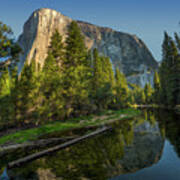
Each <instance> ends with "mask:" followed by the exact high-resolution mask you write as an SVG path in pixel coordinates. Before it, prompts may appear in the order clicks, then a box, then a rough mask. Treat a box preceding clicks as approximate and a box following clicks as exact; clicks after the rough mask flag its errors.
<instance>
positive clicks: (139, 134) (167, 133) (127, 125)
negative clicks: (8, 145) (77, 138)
mask: <svg viewBox="0 0 180 180" xmlns="http://www.w3.org/2000/svg"><path fill="white" fill-rule="evenodd" d="M178 118H179V115H177V114H175V113H174V112H167V111H166V112H162V111H144V113H143V116H142V117H138V118H136V119H131V120H128V121H127V120H126V121H123V122H122V121H121V122H116V123H115V124H114V125H113V126H114V130H113V132H109V133H106V134H103V135H99V136H97V137H95V138H92V139H89V140H86V141H84V142H82V143H80V144H77V145H75V146H73V147H71V148H67V149H65V150H63V151H59V152H58V153H55V154H53V155H51V156H46V157H44V158H41V159H39V160H36V161H34V162H32V163H30V164H27V165H25V166H24V167H22V168H18V169H14V170H13V171H12V172H10V174H11V176H12V177H13V178H14V179H50V180H53V179H63V180H64V179H65V180H89V179H92V180H105V179H113V180H116V179H138V180H139V179H142V178H143V177H144V179H148V178H145V177H146V176H145V175H146V174H147V170H148V171H149V172H151V173H150V174H148V177H149V178H150V179H153V180H154V179H155V178H152V177H153V176H155V174H158V172H161V173H162V172H163V169H165V168H163V167H166V165H167V160H164V158H165V159H166V158H171V157H173V158H174V159H173V161H174V162H176V163H175V164H174V165H175V166H178V165H179V167H180V160H179V159H178V156H179V157H180V121H178V120H179V119H178ZM167 140H168V141H167ZM171 144H172V145H171ZM168 148H170V150H168ZM173 148H174V149H175V152H177V154H178V156H176V153H175V152H174V150H173ZM167 150H168V153H167ZM24 153H25V152H22V151H18V152H14V153H13V154H9V155H8V156H7V157H3V158H2V159H3V161H2V159H1V160H0V165H1V166H2V165H5V163H6V162H7V161H10V160H12V159H13V158H14V159H16V158H17V157H20V156H22V154H23V155H24ZM144 168H145V169H144ZM171 168H172V169H175V167H173V163H172V165H171ZM176 168H177V167H176ZM158 169H159V170H158ZM166 169H167V168H166ZM157 170H158V172H157ZM168 172H170V168H168V169H167V170H166V173H167V174H168ZM139 173H140V174H139ZM138 174H139V175H138ZM168 175H169V174H168ZM168 175H167V176H166V178H167V177H169V176H171V178H172V177H173V176H172V175H169V176H168ZM176 177H178V174H176ZM179 178H180V174H179ZM159 179H161V178H159ZM172 179H173V178H172Z"/></svg>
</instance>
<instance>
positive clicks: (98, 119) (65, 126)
mask: <svg viewBox="0 0 180 180" xmlns="http://www.w3.org/2000/svg"><path fill="white" fill-rule="evenodd" d="M140 113H141V111H140V110H136V109H123V110H119V111H111V110H109V111H105V112H102V113H100V114H98V115H90V116H84V117H79V118H73V119H69V120H67V121H66V122H53V123H50V124H46V125H42V126H41V127H38V128H32V129H27V130H21V131H19V132H16V133H13V134H8V135H5V136H2V137H1V138H0V145H3V144H9V143H23V142H26V141H33V140H36V139H38V137H39V136H42V135H46V134H49V133H54V132H63V131H67V130H71V129H74V128H82V127H87V126H100V125H103V124H108V123H111V122H113V121H116V120H124V119H128V118H132V117H135V116H137V115H139V114H140Z"/></svg>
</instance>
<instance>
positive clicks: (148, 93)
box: [144, 83, 153, 104]
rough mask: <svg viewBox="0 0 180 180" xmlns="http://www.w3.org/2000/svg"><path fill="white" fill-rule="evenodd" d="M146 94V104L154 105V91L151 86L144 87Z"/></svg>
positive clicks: (147, 84)
mask: <svg viewBox="0 0 180 180" xmlns="http://www.w3.org/2000/svg"><path fill="white" fill-rule="evenodd" d="M144 94H145V97H146V103H147V104H151V103H152V94H153V89H152V87H151V84H149V83H146V85H145V87H144Z"/></svg>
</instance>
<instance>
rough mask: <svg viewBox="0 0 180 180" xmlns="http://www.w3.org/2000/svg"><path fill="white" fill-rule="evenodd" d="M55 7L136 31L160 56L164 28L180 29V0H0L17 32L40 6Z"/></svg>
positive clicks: (2, 15)
mask: <svg viewBox="0 0 180 180" xmlns="http://www.w3.org/2000/svg"><path fill="white" fill-rule="evenodd" d="M43 7H45V8H52V9H55V10H57V11H60V12H61V13H62V14H64V15H67V16H69V17H71V18H73V19H78V20H83V21H88V22H90V23H93V24H97V25H101V26H107V27H111V28H113V29H115V30H118V31H122V32H128V33H130V34H136V35H137V36H138V37H140V38H141V39H142V40H143V41H144V42H145V43H146V45H147V46H148V48H149V49H150V50H151V52H152V54H153V55H154V57H155V58H156V59H157V60H161V44H162V40H163V32H164V31H165V30H166V31H167V32H168V33H169V34H170V35H173V33H174V32H175V31H176V32H180V25H179V22H180V1H178V0H150V1H148V0H0V21H3V22H4V23H6V24H8V25H10V26H11V27H12V29H13V31H14V33H15V36H16V37H18V35H19V34H20V33H21V32H22V28H23V24H24V22H25V21H26V20H27V19H28V17H29V16H30V15H31V14H32V12H33V11H34V10H36V9H38V8H43Z"/></svg>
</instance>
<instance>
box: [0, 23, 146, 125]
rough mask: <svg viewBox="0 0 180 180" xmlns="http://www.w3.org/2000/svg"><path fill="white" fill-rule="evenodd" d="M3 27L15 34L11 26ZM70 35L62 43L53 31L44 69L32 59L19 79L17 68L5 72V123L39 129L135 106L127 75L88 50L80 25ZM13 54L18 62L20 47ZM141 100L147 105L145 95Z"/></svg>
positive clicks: (1, 81) (1, 98)
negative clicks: (50, 123) (68, 120)
mask: <svg viewBox="0 0 180 180" xmlns="http://www.w3.org/2000/svg"><path fill="white" fill-rule="evenodd" d="M0 27H1V26H0ZM3 28H4V30H3V31H4V32H6V33H11V31H10V29H8V27H6V26H4V27H3ZM0 29H1V28H0ZM67 35H68V36H67V38H66V40H65V42H63V41H62V36H61V35H60V34H59V32H58V30H55V31H54V33H53V35H52V37H51V42H50V45H49V49H48V56H47V58H46V59H45V63H44V65H43V67H40V66H39V64H37V63H36V61H35V60H32V61H31V64H27V63H25V65H24V67H23V69H22V72H21V73H20V75H19V76H17V71H16V70H15V68H11V69H10V71H9V72H8V69H5V70H4V73H3V74H2V76H1V78H0V85H1V89H0V102H1V103H0V108H1V114H0V117H1V122H2V118H3V116H5V117H7V120H6V121H7V122H10V120H11V119H12V120H13V121H14V123H16V125H19V126H24V125H26V124H33V125H34V124H35V125H39V124H44V123H47V122H50V121H56V120H61V121H64V120H65V119H68V118H69V119H70V118H73V117H79V116H84V115H88V114H92V113H99V112H102V111H104V110H107V109H109V108H110V109H121V108H125V107H128V106H130V105H131V104H133V103H135V101H136V100H135V99H136V97H135V96H134V92H133V91H131V90H129V88H128V84H127V81H126V78H125V76H124V74H123V73H121V72H120V71H119V70H118V69H116V73H115V74H114V72H113V68H112V64H111V61H110V59H109V58H108V57H105V56H102V55H100V54H99V52H98V50H97V49H94V50H93V52H91V51H87V48H86V46H85V42H84V37H83V35H82V33H81V31H80V28H79V27H78V24H77V23H76V22H75V21H72V23H71V24H70V25H69V28H68V33H67ZM4 36H5V34H4ZM2 37H3V36H2ZM5 39H8V37H5ZM9 45H10V44H9ZM11 47H12V46H11ZM11 49H12V51H11V52H12V54H14V55H13V56H14V57H15V55H17V53H18V52H19V49H18V46H15V45H13V48H11ZM6 55H7V54H6ZM141 93H142V91H141ZM147 95H148V96H149V94H147ZM140 96H141V97H140V102H142V103H144V102H145V100H144V99H145V97H144V96H145V95H144V94H143V93H142V94H140ZM4 104H5V106H4ZM9 107H10V108H9ZM3 119H4V118H3ZM3 121H4V120H3Z"/></svg>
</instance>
